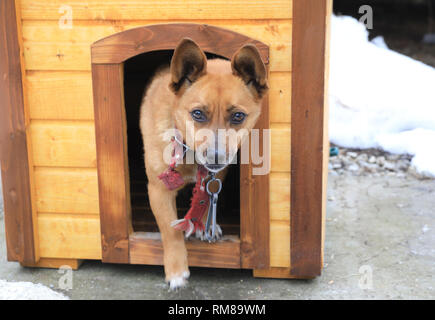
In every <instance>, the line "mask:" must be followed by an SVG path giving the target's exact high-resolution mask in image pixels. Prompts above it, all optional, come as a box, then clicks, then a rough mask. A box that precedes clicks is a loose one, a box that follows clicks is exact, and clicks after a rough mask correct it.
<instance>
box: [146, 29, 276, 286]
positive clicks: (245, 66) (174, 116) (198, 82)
mask: <svg viewBox="0 0 435 320" xmlns="http://www.w3.org/2000/svg"><path fill="white" fill-rule="evenodd" d="M267 89H268V85H267V72H266V67H265V65H264V64H263V62H262V60H261V58H260V54H259V52H258V50H257V48H256V47H255V46H254V45H250V44H248V45H245V46H243V47H242V48H241V49H240V50H239V51H238V52H237V53H236V54H235V55H234V57H233V59H232V61H231V62H230V61H226V60H222V59H213V60H207V58H206V56H205V54H204V52H203V51H202V50H201V49H200V48H199V47H198V45H197V44H196V43H195V42H194V41H192V40H190V39H188V38H185V39H183V40H181V42H180V43H179V44H178V46H177V48H176V49H175V52H174V56H173V58H172V61H171V65H170V68H164V69H161V70H160V71H158V72H157V73H156V74H155V76H154V77H153V78H152V80H151V82H150V84H149V86H148V88H147V89H146V92H145V95H144V99H143V102H142V106H141V116H140V127H141V131H142V136H143V141H144V149H145V167H146V173H147V176H148V181H149V182H148V193H149V199H150V204H151V209H152V211H153V213H154V216H155V217H156V220H157V224H158V227H159V230H160V233H161V237H162V241H163V248H164V266H165V274H166V281H167V282H168V283H169V284H170V288H171V289H177V288H179V287H182V286H184V285H185V284H186V282H187V279H188V277H189V269H188V264H187V252H186V247H185V243H184V238H183V233H182V232H181V231H178V230H175V229H174V228H172V227H171V222H172V221H174V220H176V219H177V208H176V203H175V200H176V196H177V190H174V191H170V190H168V189H167V188H166V187H165V185H164V183H163V182H162V181H161V180H160V179H159V178H158V176H159V175H161V174H162V173H163V172H165V171H166V170H167V169H168V163H167V162H165V161H164V151H165V148H167V146H168V137H167V132H170V131H171V130H173V129H174V128H177V129H178V130H179V131H180V132H181V133H182V134H183V139H184V141H185V143H186V144H187V145H188V147H189V148H190V149H192V150H197V149H198V148H199V147H200V145H201V144H202V146H203V145H204V143H205V144H206V146H207V148H206V150H207V151H206V152H205V153H204V155H205V156H206V154H207V153H208V154H209V155H210V153H211V152H214V155H215V159H217V158H219V161H218V163H216V162H212V161H210V162H209V161H207V160H206V161H205V162H204V163H201V164H203V165H204V166H205V167H206V168H207V169H209V170H210V171H219V170H221V169H223V168H224V167H225V166H226V165H227V164H228V161H226V162H224V163H222V161H220V159H227V158H228V157H227V155H228V154H229V153H230V152H232V151H231V150H229V149H228V148H225V149H224V150H220V149H219V147H215V146H216V144H215V143H214V142H213V143H208V142H207V139H206V140H204V139H202V140H199V139H195V137H194V135H195V132H197V131H198V130H200V129H209V130H211V132H217V131H218V129H233V130H235V131H239V130H240V129H246V130H250V129H252V128H253V126H254V125H255V123H256V121H257V120H258V117H259V115H260V113H261V100H262V97H263V96H264V94H265V93H266V91H267ZM189 123H190V124H192V125H191V126H190V127H189V126H188V124H189ZM192 141H193V143H192ZM207 143H208V145H207ZM210 150H213V151H210ZM233 151H234V150H233ZM207 159H209V157H207ZM197 168H198V165H197V164H180V165H179V166H178V167H177V171H178V172H179V173H181V175H182V176H183V178H184V181H185V183H194V182H195V179H196V172H197ZM183 187H184V186H183ZM179 189H181V188H179ZM179 189H178V190H179Z"/></svg>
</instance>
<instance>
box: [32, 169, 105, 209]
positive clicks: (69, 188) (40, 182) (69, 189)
mask: <svg viewBox="0 0 435 320" xmlns="http://www.w3.org/2000/svg"><path fill="white" fill-rule="evenodd" d="M35 190H36V197H35V198H36V207H37V210H38V212H50V213H72V214H93V215H96V216H98V215H99V213H100V209H99V200H98V177H97V170H96V169H80V168H49V167H44V168H38V167H36V168H35Z"/></svg>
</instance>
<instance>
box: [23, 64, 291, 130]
mask: <svg viewBox="0 0 435 320" xmlns="http://www.w3.org/2000/svg"><path fill="white" fill-rule="evenodd" d="M289 81H290V83H289ZM269 84H270V92H269V105H270V121H271V122H273V123H290V114H291V112H290V104H291V73H290V72H271V73H270V75H269ZM27 87H28V90H27V98H28V101H29V102H28V105H29V111H30V118H31V119H32V120H43V119H49V120H57V119H59V120H92V119H94V106H93V97H92V74H91V72H89V71H84V72H82V71H78V72H76V71H28V72H27ZM65 88H68V90H65Z"/></svg>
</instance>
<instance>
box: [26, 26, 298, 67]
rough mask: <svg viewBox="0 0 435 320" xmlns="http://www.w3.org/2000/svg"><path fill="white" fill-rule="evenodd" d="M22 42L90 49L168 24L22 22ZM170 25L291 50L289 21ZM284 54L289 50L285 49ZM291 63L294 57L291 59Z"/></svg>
mask: <svg viewBox="0 0 435 320" xmlns="http://www.w3.org/2000/svg"><path fill="white" fill-rule="evenodd" d="M22 23H23V39H24V41H25V42H51V43H83V44H89V45H91V44H92V43H94V42H95V41H98V40H101V39H103V38H105V37H108V36H111V35H113V34H115V33H119V32H122V31H126V30H129V29H133V28H138V27H143V26H147V25H154V24H167V23H168V21H167V20H164V19H160V20H116V21H112V20H99V21H92V20H84V21H77V20H74V27H73V28H72V29H62V28H59V23H58V21H57V20H54V21H49V20H36V21H34V20H23V22H22ZM170 23H197V24H207V25H212V26H217V27H221V28H225V29H229V30H231V31H234V32H238V33H241V34H243V35H245V36H247V37H250V38H252V39H257V40H259V41H262V42H264V43H266V44H267V45H268V46H271V47H281V49H284V47H290V46H291V28H292V21H291V20H290V19H284V20H282V19H269V20H264V19H263V20H248V19H239V20H218V19H193V18H190V19H187V20H180V19H171V21H170ZM285 50H290V48H286V49H285ZM290 59H291V57H290Z"/></svg>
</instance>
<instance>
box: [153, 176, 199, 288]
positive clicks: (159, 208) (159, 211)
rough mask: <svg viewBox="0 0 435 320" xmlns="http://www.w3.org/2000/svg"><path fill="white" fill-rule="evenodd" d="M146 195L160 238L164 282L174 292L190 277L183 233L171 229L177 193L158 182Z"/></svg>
mask: <svg viewBox="0 0 435 320" xmlns="http://www.w3.org/2000/svg"><path fill="white" fill-rule="evenodd" d="M148 194H149V199H150V204H151V209H152V211H153V213H154V216H155V217H156V220H157V224H158V226H159V230H160V234H161V236H162V242H163V262H164V266H165V275H166V281H167V282H168V283H169V286H170V289H171V290H176V289H178V288H180V287H184V286H185V285H186V284H187V279H188V278H189V275H190V273H189V268H188V265H187V250H186V245H185V243H184V236H183V232H182V231H179V230H175V229H174V228H172V227H171V222H172V221H174V220H176V219H177V207H176V202H175V200H176V196H177V192H176V191H169V190H167V189H166V188H165V187H164V185H163V183H161V182H160V183H149V184H148Z"/></svg>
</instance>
